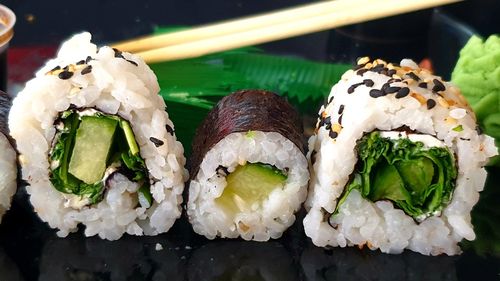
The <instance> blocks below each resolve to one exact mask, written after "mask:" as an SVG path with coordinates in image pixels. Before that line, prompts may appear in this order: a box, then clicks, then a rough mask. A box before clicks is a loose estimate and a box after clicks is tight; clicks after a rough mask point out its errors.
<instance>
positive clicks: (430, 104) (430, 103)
mask: <svg viewBox="0 0 500 281" xmlns="http://www.w3.org/2000/svg"><path fill="white" fill-rule="evenodd" d="M435 106H436V101H435V100H433V99H428V100H427V109H429V110H431V109H433V108H434V107H435Z"/></svg>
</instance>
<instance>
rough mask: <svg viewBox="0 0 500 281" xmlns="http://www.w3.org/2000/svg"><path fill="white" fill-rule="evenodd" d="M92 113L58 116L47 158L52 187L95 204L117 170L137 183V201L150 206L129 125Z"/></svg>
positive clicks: (71, 112)
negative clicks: (108, 180)
mask: <svg viewBox="0 0 500 281" xmlns="http://www.w3.org/2000/svg"><path fill="white" fill-rule="evenodd" d="M82 112H83V111H82ZM91 113H92V114H90V115H88V114H85V115H82V114H81V112H80V111H77V110H68V111H65V112H62V113H61V114H60V116H59V120H60V121H59V123H58V124H57V125H56V130H57V135H56V136H57V137H56V139H55V143H54V144H53V148H52V150H51V152H50V155H49V157H50V162H51V174H50V181H51V182H52V184H53V186H54V187H55V188H56V189H57V190H58V191H60V192H63V193H66V194H73V195H78V196H81V200H84V201H85V202H87V203H88V204H85V205H89V204H90V205H91V204H96V203H98V202H100V201H101V200H102V199H103V197H104V191H105V188H106V178H107V177H108V176H109V175H110V174H112V173H113V172H116V171H118V172H120V173H121V174H123V175H125V176H127V177H128V178H129V179H130V180H132V181H134V182H137V183H138V184H139V186H140V187H139V189H138V192H137V196H138V201H139V203H140V204H141V206H143V207H150V206H151V203H152V196H151V193H150V190H149V179H148V174H147V170H146V164H145V162H144V160H143V159H142V158H141V156H140V154H139V146H138V145H137V142H136V141H135V137H134V133H133V131H132V128H131V127H130V124H129V123H128V122H127V121H126V120H124V119H122V118H120V117H118V116H113V115H107V114H104V113H101V112H94V111H92V112H91Z"/></svg>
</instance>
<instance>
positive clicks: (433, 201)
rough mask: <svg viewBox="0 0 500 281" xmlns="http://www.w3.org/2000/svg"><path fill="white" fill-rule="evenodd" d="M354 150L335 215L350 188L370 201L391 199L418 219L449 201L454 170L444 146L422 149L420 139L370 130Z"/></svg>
mask: <svg viewBox="0 0 500 281" xmlns="http://www.w3.org/2000/svg"><path fill="white" fill-rule="evenodd" d="M357 151H358V156H359V161H358V164H357V166H356V171H355V173H354V175H353V177H352V180H351V181H350V182H349V183H348V184H347V186H346V188H345V190H344V193H343V194H342V195H341V197H340V199H339V202H338V204H337V207H336V210H335V212H334V215H335V214H336V213H337V212H338V208H339V207H340V206H341V205H342V204H343V203H344V201H345V200H346V198H347V196H348V195H349V193H350V192H351V191H352V190H353V189H358V190H359V191H360V193H361V195H362V196H363V197H364V198H367V199H369V200H371V201H373V202H375V201H378V200H390V201H392V202H394V204H395V205H396V206H397V207H399V208H401V209H402V210H403V211H404V212H405V213H406V214H408V215H410V216H412V217H413V218H414V219H417V220H420V219H422V218H425V217H428V216H430V215H432V214H433V213H435V212H436V211H440V210H441V209H442V207H443V206H445V205H446V204H448V203H449V200H450V198H451V194H452V192H453V189H454V182H455V181H454V180H455V178H456V176H457V169H456V166H455V160H454V157H453V155H452V154H451V153H450V152H449V151H448V150H447V149H446V148H441V147H431V148H425V147H424V144H423V143H422V142H412V141H410V140H409V139H406V138H401V139H397V140H393V139H389V138H383V137H381V136H380V133H379V132H372V133H370V134H367V135H366V136H364V137H363V138H362V139H361V140H360V141H359V142H358V146H357Z"/></svg>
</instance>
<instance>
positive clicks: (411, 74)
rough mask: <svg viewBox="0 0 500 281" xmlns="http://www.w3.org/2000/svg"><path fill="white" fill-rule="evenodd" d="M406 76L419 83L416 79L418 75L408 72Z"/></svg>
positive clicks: (418, 79)
mask: <svg viewBox="0 0 500 281" xmlns="http://www.w3.org/2000/svg"><path fill="white" fill-rule="evenodd" d="M406 75H408V76H409V77H410V78H411V79H413V80H415V81H417V82H418V81H420V77H418V75H417V74H415V73H413V72H408V73H406Z"/></svg>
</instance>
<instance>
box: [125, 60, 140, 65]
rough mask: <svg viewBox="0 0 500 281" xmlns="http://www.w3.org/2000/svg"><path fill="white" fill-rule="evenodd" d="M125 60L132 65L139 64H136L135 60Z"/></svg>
mask: <svg viewBox="0 0 500 281" xmlns="http://www.w3.org/2000/svg"><path fill="white" fill-rule="evenodd" d="M126 61H128V62H130V63H131V64H133V65H135V66H139V65H138V64H137V63H136V62H135V61H133V60H126Z"/></svg>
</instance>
